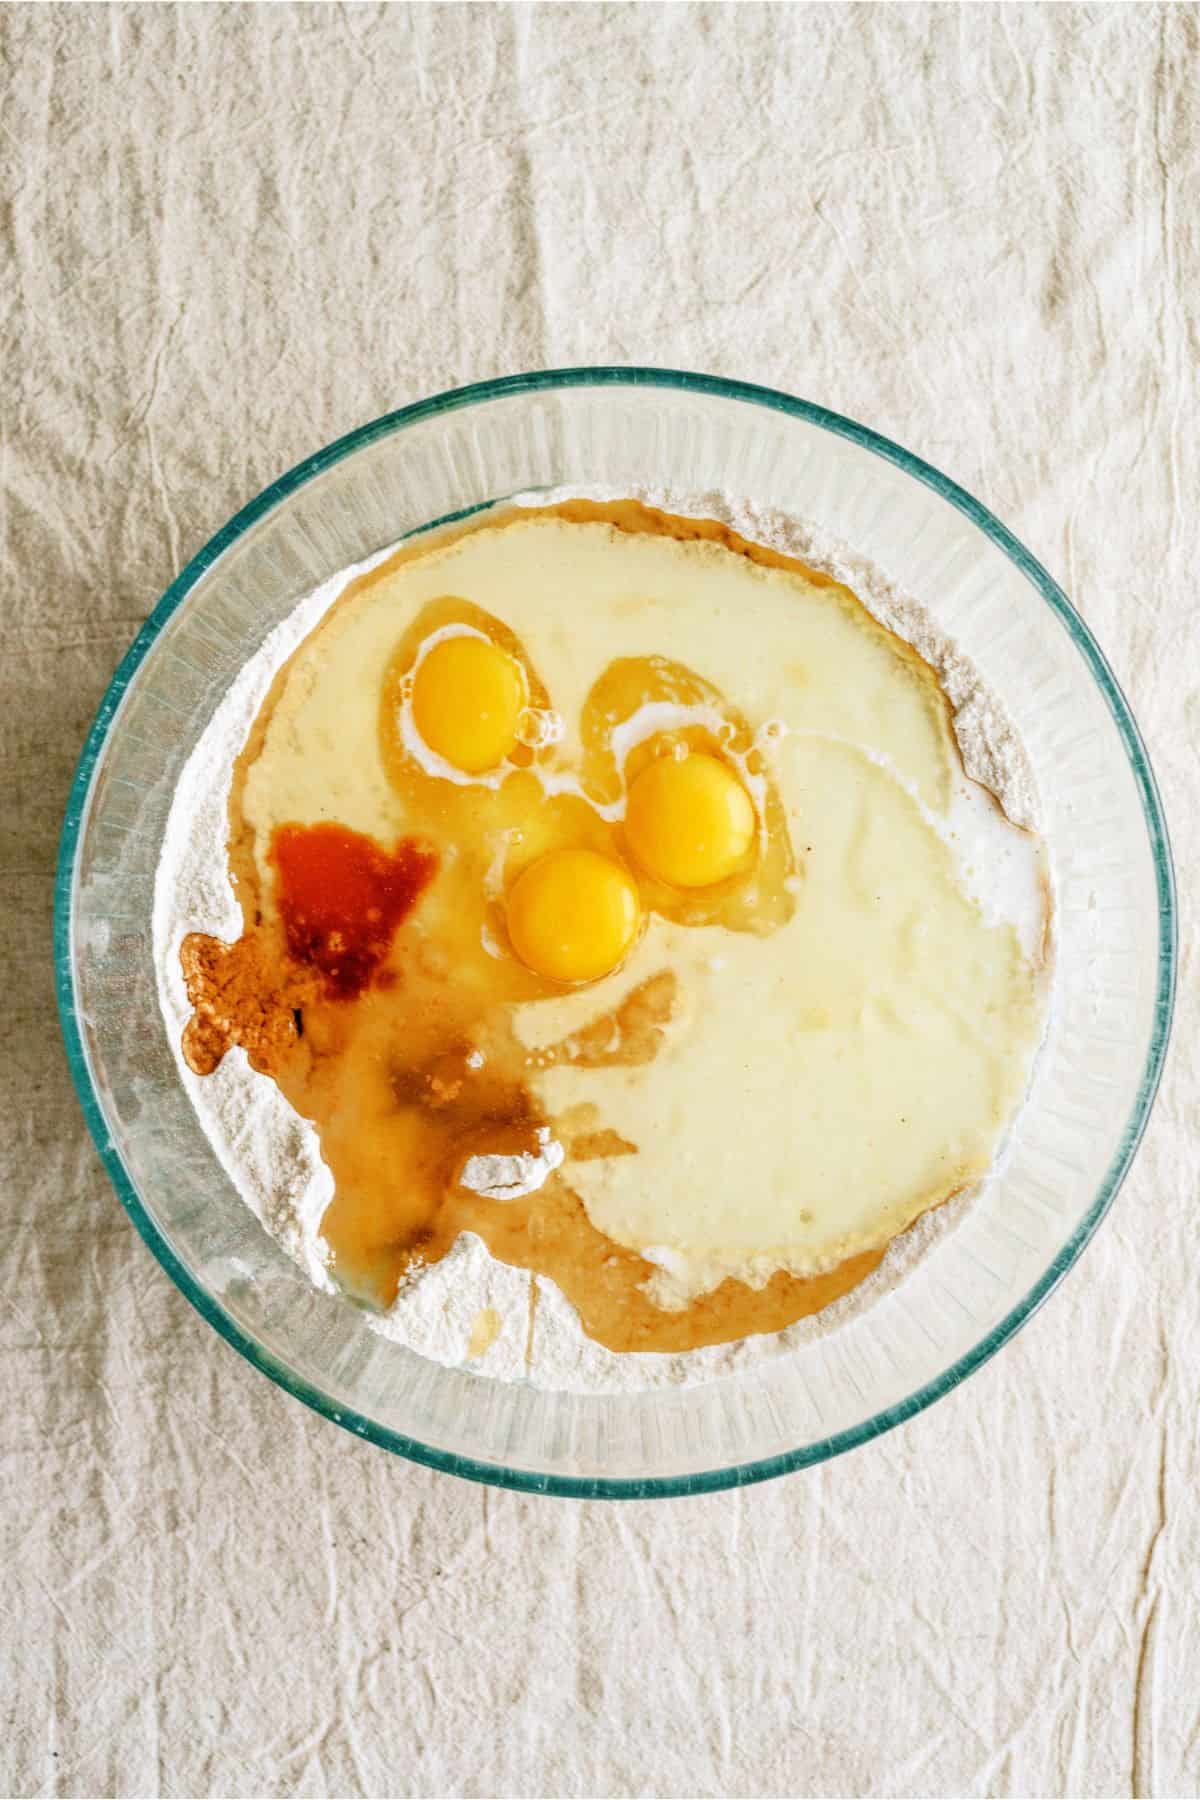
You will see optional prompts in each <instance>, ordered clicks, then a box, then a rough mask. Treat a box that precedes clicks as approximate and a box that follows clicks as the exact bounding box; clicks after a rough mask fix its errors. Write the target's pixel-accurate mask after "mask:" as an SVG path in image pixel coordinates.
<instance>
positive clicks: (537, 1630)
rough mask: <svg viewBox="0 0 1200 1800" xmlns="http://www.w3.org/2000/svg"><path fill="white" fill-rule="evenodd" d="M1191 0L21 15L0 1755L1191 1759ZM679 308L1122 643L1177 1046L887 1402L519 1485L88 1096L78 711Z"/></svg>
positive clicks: (897, 1761)
mask: <svg viewBox="0 0 1200 1800" xmlns="http://www.w3.org/2000/svg"><path fill="white" fill-rule="evenodd" d="M1198 24H1200V21H1198V16H1197V13H1196V11H1195V10H1194V9H1193V8H1191V7H1189V6H1166V7H1161V8H1160V7H1158V6H1156V5H1147V6H1129V7H1126V6H1098V7H1095V8H1092V7H1082V8H1076V7H1073V6H1045V7H1041V6H1012V7H1005V8H992V7H990V6H968V7H965V8H962V9H959V8H956V7H933V8H926V7H924V6H907V5H896V6H887V7H880V8H874V7H869V6H863V7H859V6H830V7H815V8H809V7H806V6H781V7H770V6H757V5H746V6H740V7H737V6H731V7H725V6H714V7H710V6H690V5H679V6H663V7H659V6H655V5H644V6H623V5H596V6H585V7H572V6H561V7H560V6H547V7H541V6H519V7H512V8H510V7H506V6H495V7H493V6H468V7H446V8H443V7H438V6H428V7H425V6H420V7H413V8H409V7H407V6H402V5H396V6H391V7H384V6H380V7H377V6H374V5H368V6H354V5H350V6H324V5H314V6H298V7H291V6H288V5H279V6H263V7H260V8H242V7H239V6H232V5H226V6H218V7H208V6H203V7H201V6H197V7H184V8H180V9H176V8H175V7H173V6H150V7H145V8H142V7H137V6H132V5H127V6H115V7H111V8H104V7H93V6H90V5H83V6H65V7H59V6H54V5H51V6H44V7H43V6H20V5H18V6H10V7H5V8H2V9H0V80H2V84H3V93H2V106H0V183H2V188H0V334H2V335H0V384H2V385H0V426H2V438H0V579H2V581H3V612H2V621H3V622H2V639H0V651H2V654H0V683H2V688H3V705H2V707H0V755H2V758H3V781H2V785H0V830H2V833H3V850H2V853H0V878H2V881H3V888H2V892H3V907H2V908H0V953H2V956H3V970H4V988H3V991H4V992H5V993H6V994H7V995H8V996H9V1000H8V1006H9V1012H8V1016H7V1022H6V1029H5V1031H4V1034H3V1053H2V1055H3V1076H2V1081H3V1106H2V1109H0V1143H2V1155H3V1174H4V1192H5V1205H6V1229H5V1231H4V1234H3V1240H2V1244H0V1254H2V1257H3V1272H4V1274H3V1290H2V1291H3V1309H2V1313H0V1380H2V1383H3V1406H2V1408H0V1456H2V1458H3V1463H2V1466H3V1472H4V1500H3V1509H2V1516H3V1539H2V1544H3V1588H2V1593H3V1599H2V1602H0V1604H2V1608H3V1610H2V1614H0V1618H2V1630H0V1790H3V1791H4V1792H6V1793H12V1794H21V1795H26V1794H47V1795H52V1794H63V1795H85V1794H111V1795H150V1794H164V1795H195V1794H216V1793H221V1794H231V1795H242V1794H269V1795H324V1794H346V1795H351V1794H352V1795H372V1796H374V1795H387V1794H397V1795H400V1794H403V1795H443V1794H462V1795H501V1794H503V1795H509V1794H511V1795H601V1794H611V1793H617V1794H629V1795H634V1794H645V1795H680V1794H697V1795H768V1794H789V1795H790V1794H838V1795H841V1794H847V1795H851V1794H861V1795H899V1794H905V1795H907V1794H936V1795H958V1794H996V1795H1000V1794H1028V1795H1055V1794H1064V1793H1066V1794H1080V1795H1082V1794H1089V1795H1090V1794H1099V1795H1124V1794H1133V1793H1136V1794H1158V1795H1177V1794H1195V1793H1196V1792H1197V1791H1198V1789H1200V1608H1198V1606H1197V1590H1198V1570H1200V1514H1198V1510H1197V1475H1198V1467H1197V1447H1196V1417H1197V1388H1198V1371H1200V1283H1198V1280H1197V1257H1196V1230H1197V1217H1198V1215H1197V1186H1198V1173H1200V1151H1198V1149H1197V1134H1196V1126H1197V1093H1198V1089H1197V1003H1196V997H1195V996H1196V976H1197V971H1196V964H1195V956H1194V948H1193V945H1192V943H1191V941H1190V938H1189V936H1188V920H1187V911H1186V909H1187V905H1188V903H1189V900H1190V890H1191V884H1192V879H1193V878H1194V876H1195V873H1196V869H1197V853H1198V849H1200V804H1198V802H1197V782H1198V778H1200V766H1198V757H1197V745H1198V742H1200V649H1198V646H1197V627H1196V584H1197V562H1198V558H1197V531H1196V502H1197V494H1198V492H1200V449H1198V433H1197V363H1198V359H1200V299H1198V296H1200V226H1198V223H1197V219H1198V212H1197V200H1198V197H1200V121H1198V118H1197V81H1196V70H1197V52H1198V49H1200V30H1198ZM599 361H637V362H652V363H660V364H669V365H674V366H677V367H690V368H695V369H702V370H709V371H713V372H716V373H719V374H726V375H731V376H741V377H744V378H747V379H750V380H758V381H762V382H766V383H769V384H773V385H775V386H778V387H781V388H784V389H788V390H790V391H792V392H795V393H799V394H803V395H805V396H807V397H809V398H811V399H814V400H818V401H821V402H823V403H825V404H826V405H829V406H831V407H834V408H836V409H838V410H840V411H843V412H846V413H849V414H851V415H852V416H854V417H856V418H860V419H862V420H865V421H866V422H868V423H870V424H871V425H873V426H875V427H877V428H878V429H880V430H882V431H883V432H885V433H887V434H888V435H890V436H892V437H894V438H896V439H898V440H899V441H900V442H902V443H904V444H906V445H909V446H911V447H912V448H914V449H915V450H917V451H918V452H919V453H920V454H922V455H923V456H925V457H927V458H929V459H930V460H931V461H933V462H934V463H936V464H938V465H940V466H941V467H943V468H945V469H947V470H949V471H950V472H952V473H953V474H954V475H955V476H957V477H958V478H959V479H960V480H961V481H962V482H963V483H964V484H965V486H966V487H967V488H969V489H970V490H972V491H973V492H975V493H976V494H978V495H980V496H981V498H983V499H984V500H985V501H986V502H987V504H988V505H989V506H991V507H992V508H993V509H994V510H995V511H996V512H997V513H998V514H999V516H1000V517H1001V518H1002V519H1004V520H1005V521H1006V522H1007V523H1008V524H1009V525H1011V526H1012V527H1013V529H1014V530H1015V531H1016V532H1017V533H1018V535H1019V536H1020V537H1021V538H1022V539H1023V540H1024V541H1025V542H1026V543H1027V544H1029V545H1030V546H1031V547H1032V549H1033V551H1034V552H1035V554H1036V555H1038V556H1039V557H1040V558H1041V559H1042V560H1043V561H1044V562H1045V563H1046V564H1047V565H1048V566H1049V567H1050V569H1051V570H1052V571H1053V572H1054V573H1055V574H1056V575H1057V576H1058V577H1059V578H1060V579H1061V580H1062V582H1063V583H1064V585H1065V586H1066V588H1067V590H1068V592H1069V593H1070V594H1071V595H1072V596H1073V598H1074V600H1075V601H1076V603H1077V605H1078V606H1079V607H1080V609H1081V610H1082V612H1083V614H1084V616H1085V617H1086V618H1087V620H1088V622H1089V624H1090V625H1091V626H1092V627H1093V629H1094V630H1095V632H1096V633H1097V635H1098V637H1099V639H1100V641H1101V643H1102V645H1103V646H1104V648H1105V649H1106V651H1107V652H1108V654H1109V656H1110V658H1111V659H1112V662H1113V664H1114V666H1115V668H1116V671H1117V673H1118V676H1119V678H1120V679H1121V681H1122V682H1123V683H1124V684H1125V686H1126V688H1127V690H1128V692H1129V694H1130V696H1131V699H1132V702H1133V705H1134V708H1135V711H1136V713H1137V715H1138V717H1139V719H1140V721H1141V723H1142V725H1143V727H1144V729H1145V731H1146V734H1147V737H1148V740H1149V744H1150V748H1151V752H1152V755H1153V757H1154V759H1155V763H1156V767H1157V772H1158V775H1159V777H1160V780H1161V782H1162V785H1163V788H1164V791H1165V797H1166V803H1167V810H1168V815H1169V818H1170V821H1171V824H1172V826H1173V830H1174V836H1175V848H1176V854H1177V859H1178V863H1179V868H1180V874H1181V878H1182V881H1181V885H1182V887H1183V896H1184V907H1185V913H1184V941H1185V951H1184V959H1183V965H1182V977H1181V1004H1180V1007H1179V1014H1178V1018H1177V1026H1176V1033H1175V1044H1174V1050H1173V1054H1172V1058H1171V1061H1170V1063H1169V1065H1168V1073H1167V1079H1166V1081H1165V1084H1164V1087H1163V1091H1162V1094H1161V1097H1160V1099H1159V1102H1158V1107H1157V1110H1156V1113H1155V1116H1154V1119H1153V1122H1152V1124H1151V1128H1150V1131H1149V1133H1148V1136H1147V1138H1146V1141H1145V1144H1144V1146H1143V1148H1142V1150H1141V1152H1140V1155H1139V1157H1138V1160H1137V1163H1136V1166H1135V1169H1134V1172H1133V1174H1132V1176H1131V1178H1130V1179H1129V1181H1128V1182H1127V1184H1126V1187H1125V1189H1124V1191H1123V1193H1122V1194H1121V1196H1120V1199H1119V1201H1118V1203H1117V1205H1116V1208H1115V1210H1114V1212H1113V1213H1112V1215H1111V1217H1110V1219H1109V1221H1108V1222H1107V1223H1106V1224H1105V1226H1104V1227H1103V1229H1102V1230H1101V1232H1100V1234H1099V1236H1098V1238H1097V1240H1096V1241H1095V1243H1094V1244H1093V1245H1092V1247H1091V1248H1089V1250H1088V1251H1087V1253H1086V1255H1085V1256H1084V1258H1083V1260H1082V1262H1081V1264H1080V1266H1079V1267H1078V1268H1077V1269H1076V1270H1075V1271H1074V1272H1073V1273H1072V1274H1071V1275H1070V1277H1069V1279H1068V1280H1067V1282H1066V1284H1065V1286H1064V1287H1063V1288H1062V1290H1061V1291H1060V1292H1059V1293H1058V1294H1056V1295H1055V1296H1054V1298H1053V1299H1052V1300H1051V1302H1050V1303H1049V1305H1048V1306H1047V1307H1045V1308H1044V1310H1043V1311H1042V1312H1041V1313H1040V1314H1039V1315H1038V1316H1037V1317H1036V1318H1035V1319H1034V1320H1033V1321H1032V1322H1031V1323H1030V1324H1029V1325H1028V1327H1027V1328H1026V1329H1025V1330H1024V1331H1022V1332H1021V1334H1020V1335H1019V1337H1018V1338H1017V1339H1016V1340H1015V1341H1014V1342H1013V1343H1012V1344H1011V1345H1010V1346H1009V1347H1008V1348H1006V1349H1005V1350H1004V1351H1003V1352H1002V1353H1001V1354H1000V1355H999V1356H998V1357H997V1358H996V1359H995V1360H994V1361H992V1362H991V1363H989V1364H988V1365H987V1367H986V1368H984V1369H983V1371H982V1372H981V1373H980V1374H978V1375H977V1376H976V1377H975V1378H974V1379H973V1380H971V1381H969V1382H968V1383H966V1384H965V1385H964V1386H963V1387H961V1388H960V1389H958V1390H957V1391H956V1392H955V1393H954V1394H952V1395H951V1396H950V1397H949V1398H948V1399H946V1400H943V1401H942V1402H941V1403H940V1404H938V1405H937V1406H935V1407H934V1408H933V1409H932V1410H931V1411H929V1412H927V1413H925V1414H924V1415H922V1416H920V1417H918V1418H916V1419H914V1420H912V1421H911V1422H910V1423H909V1424H908V1425H906V1426H905V1427H903V1428H902V1429H900V1430H896V1431H893V1432H892V1433H890V1434H889V1435H887V1436H886V1437H884V1438H882V1439H881V1440H879V1441H878V1442H876V1443H874V1444H872V1445H870V1446H869V1447H867V1448H865V1449H862V1450H859V1451H857V1452H856V1453H854V1454H853V1455H850V1456H847V1457H844V1458H842V1459H841V1460H839V1461H837V1462H836V1463H834V1464H832V1465H829V1466H826V1467H823V1468H818V1469H814V1470H812V1471H810V1472H808V1473H804V1474H799V1475H795V1476H793V1477H791V1478H788V1479H785V1480H782V1481H777V1482H775V1483H772V1484H769V1485H766V1486H762V1487H759V1488H755V1489H752V1490H749V1491H746V1492H743V1493H726V1494H720V1495H716V1496H714V1497H712V1498H708V1499H703V1500H697V1501H685V1502H677V1503H676V1502H672V1503H662V1502H657V1503H646V1504H638V1505H625V1506H614V1505H603V1504H592V1505H587V1504H582V1503H574V1502H565V1501H551V1500H532V1499H524V1498H521V1497H518V1496H516V1495H513V1494H509V1493H502V1492H497V1491H488V1490H486V1489H484V1488H480V1487H474V1486H470V1485H468V1484H466V1483H463V1482H459V1481H455V1480H452V1479H448V1478H445V1477H441V1476H438V1475H435V1474H432V1473H430V1472H427V1471H425V1470H423V1469H420V1468H416V1467H411V1466H409V1465H407V1464H405V1463H403V1462H401V1461H398V1460H395V1459H393V1458H390V1457H388V1456H387V1455H385V1454H384V1453H383V1452H381V1451H379V1450H375V1449H373V1448H371V1447H370V1446H369V1445H366V1444H363V1443H359V1442H357V1441H355V1440H353V1439H352V1438H351V1437H350V1436H348V1435H347V1434H345V1433H344V1432H342V1431H340V1430H338V1429H337V1427H336V1426H334V1425H331V1424H328V1423H326V1422H324V1421H322V1420H321V1419H319V1418H317V1417H315V1416H314V1415H312V1414H310V1413H309V1412H307V1411H306V1410H305V1409H304V1408H303V1407H301V1406H300V1405H298V1404H297V1403H295V1402H293V1401H291V1400H289V1399H288V1398H287V1397H286V1396H284V1395H283V1394H282V1393H280V1392H279V1391H278V1390H276V1389H275V1388H273V1387H272V1386H271V1385H270V1384H269V1383H268V1382H267V1381H266V1380H264V1379H263V1378H262V1377H261V1376H259V1375H258V1374H256V1373H255V1372H254V1371H253V1370H252V1369H251V1368H250V1367H249V1366H248V1365H246V1364H244V1363H243V1362H241V1361H240V1360H239V1359H238V1358H237V1357H236V1356H235V1355H234V1354H232V1352H230V1351H229V1350H228V1349H227V1348H226V1347H225V1346H224V1345H223V1344H222V1343H221V1342H220V1341H219V1340H218V1339H217V1337H216V1336H215V1334H214V1333H213V1332H212V1331H211V1330H210V1329H209V1328H208V1327H207V1326H206V1325H205V1324H204V1323H203V1322H202V1321H201V1320H200V1318H199V1317H198V1316H197V1315H196V1314H195V1313H193V1312H192V1310H191V1309H190V1308H189V1306H188V1305H187V1303H186V1301H185V1300H184V1299H183V1298H182V1296H181V1295H180V1294H179V1293H177V1292H176V1291H175V1289H174V1288H173V1287H172V1285H171V1283H170V1282H169V1280H168V1279H167V1277H166V1276H165V1275H164V1274H163V1273H162V1272H161V1270H160V1269H159V1268H158V1266H157V1265H156V1264H155V1263H154V1262H153V1261H152V1259H151V1258H150V1256H149V1254H148V1253H147V1251H146V1250H145V1249H144V1248H143V1247H142V1245H141V1244H140V1243H139V1241H138V1240H137V1238H136V1237H135V1234H134V1232H133V1229H132V1227H131V1226H130V1224H129V1223H128V1221H127V1219H126V1217H125V1215H124V1213H123V1212H122V1211H121V1208H120V1207H119V1205H118V1204H117V1202H116V1200H115V1198H114V1196H113V1194H112V1192H111V1191H110V1189H109V1186H108V1183H107V1181H106V1179H105V1177H104V1175H103V1172H102V1170H101V1167H100V1164H99V1162H98V1159H97V1157H96V1155H95V1153H94V1151H93V1149H92V1147H91V1144H90V1142H89V1140H88V1138H87V1136H86V1133H85V1130H84V1127H83V1123H82V1119H81V1116H80V1113H79V1110H78V1107H77V1105H76V1102H75V1098H74V1095H73V1093H72V1090H71V1086H70V1082H69V1079H68V1075H67V1070H66V1064H65V1060H64V1057H63V1054H62V1051H61V1048H60V1045H59V1042H58V1037H57V1030H56V1025H55V1021H54V1017H53V1001H52V980H51V974H52V969H51V950H50V936H49V919H50V907H51V882H52V867H53V861H54V855H55V845H56V838H57V833H58V829H59V822H60V817H61V813H62V808H63V805H64V801H65V797H66V792H67V786H68V782H69V778H70V775H71V771H72V766H73V763H74V760H75V758H76V756H77V754H78V751H79V748H80V744H81V741H82V738H83V735H84V732H85V730H86V727H87V725H88V722H89V719H90V717H91V715H92V712H93V710H94V708H95V706H96V704H97V702H98V700H99V698H100V695H101V693H102V692H103V689H104V686H105V684H106V682H107V680H108V678H109V675H110V674H111V671H112V669H113V667H114V665H115V663H116V661H117V659H118V657H119V655H120V654H121V653H122V652H123V651H124V649H125V648H126V646H127V644H128V642H129V640H130V638H131V637H132V635H133V633H134V631H135V629H136V628H137V626H138V624H139V623H140V622H141V620H142V619H143V618H144V616H145V615H146V613H147V611H148V610H149V608H150V607H151V605H152V604H153V602H154V600H155V598H156V597H157V595H158V594H159V593H160V592H161V590H162V589H163V587H164V586H165V585H166V583H167V582H168V581H169V580H170V578H171V577H172V575H173V574H174V573H175V572H176V571H177V570H178V569H179V568H180V567H181V565H182V564H183V563H184V562H185V560H186V559H187V558H188V557H189V556H190V555H191V554H192V553H193V552H194V551H195V550H196V549H197V548H198V547H199V546H200V544H202V543H203V542H204V540H205V539H206V538H207V537H208V536H209V535H210V534H211V533H212V532H213V531H214V530H215V529H216V528H217V527H218V526H219V525H220V524H221V523H223V521H224V520H225V519H226V518H228V517H229V515H230V514H231V513H232V512H233V511H234V510H235V509H236V508H237V507H239V506H240V505H241V504H242V503H243V502H244V501H246V500H247V499H249V498H250V497H251V496H252V495H253V494H254V493H256V492H257V491H258V490H259V489H260V488H261V487H263V486H264V485H265V484H266V483H267V482H268V481H269V480H270V479H271V478H272V477H274V476H275V475H276V474H278V473H279V472H280V471H281V470H283V469H284V468H286V467H287V466H289V465H290V464H291V463H293V462H295V461H296V460H297V459H298V458H300V457H301V456H303V455H304V454H306V453H307V452H309V451H311V450H313V449H315V448H316V447H318V446H319V445H321V444H323V443H326V442H327V441H328V440H330V439H331V438H334V437H336V436H337V435H338V434H339V433H341V432H344V431H346V430H348V429H349V428H351V427H352V426H354V425H357V424H359V423H360V422H361V421H363V420H365V419H368V418H370V417H372V416H373V415H376V414H378V413H381V412H383V411H385V410H387V409H389V408H391V407H395V406H398V405H401V404H403V403H404V402H406V401H409V400H412V399H416V398H418V397H419V396H422V395H426V394H429V393H432V392H436V391H437V390H439V389H443V388H446V387H450V386H453V385H455V384H456V383H460V382H464V381H468V380H472V379H476V378H480V377H485V376H489V375H493V374H499V373H502V372H505V371H512V370H518V369H525V368H530V367H534V366H538V365H561V364H568V363H573V362H599Z"/></svg>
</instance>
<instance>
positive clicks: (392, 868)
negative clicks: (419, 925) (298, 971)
mask: <svg viewBox="0 0 1200 1800" xmlns="http://www.w3.org/2000/svg"><path fill="white" fill-rule="evenodd" d="M270 854H271V861H272V862H273V863H274V865H275V869H276V874H277V888H276V900H277V904H278V907H279V913H280V917H281V918H282V920H283V924H284V930H285V931H286V933H287V946H288V951H289V952H290V954H291V955H292V957H293V958H294V959H295V960H296V961H297V962H299V963H306V964H308V965H309V966H310V967H312V968H315V969H318V970H319V971H320V973H321V974H322V975H323V976H324V978H325V987H326V991H327V992H328V994H329V995H330V997H331V998H332V999H336V1000H350V999H353V997H354V996H355V995H356V994H360V993H361V992H362V990H363V989H364V988H365V987H366V986H367V984H368V983H369V982H370V980H371V978H372V976H373V975H374V974H375V971H376V970H377V969H378V967H379V965H380V963H382V961H383V959H384V958H385V956H386V955H387V953H388V948H389V946H390V944H391V941H392V934H393V932H394V931H395V929H396V927H397V925H399V924H400V922H401V920H402V919H404V918H406V917H407V916H408V914H409V913H410V912H411V911H412V909H413V907H414V906H415V905H416V903H417V901H418V899H419V898H420V896H421V893H422V891H423V890H424V889H425V887H426V886H427V885H428V884H429V882H430V881H431V880H432V879H433V875H434V872H435V871H436V869H437V856H436V855H435V854H434V852H433V851H432V850H429V849H426V848H424V847H423V846H422V845H421V844H420V843H418V842H417V841H416V839H414V838H401V839H400V841H399V843H398V844H397V845H396V847H395V849H394V850H393V851H391V852H390V854H389V852H388V851H386V850H384V849H383V848H382V847H381V846H380V845H379V844H377V843H376V842H375V841H374V839H373V838H369V837H365V836H364V835H363V833H362V832H359V831H351V830H349V829H348V827H347V826H345V825H333V824H329V825H280V826H277V827H276V829H275V831H274V832H273V833H272V834H271V853H270Z"/></svg>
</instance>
